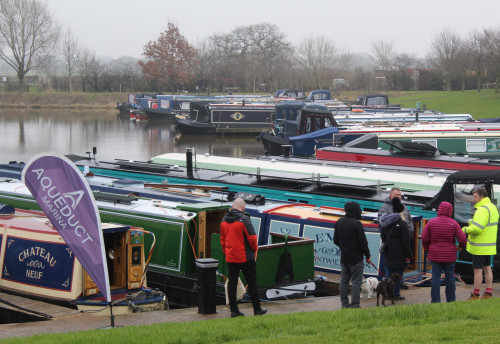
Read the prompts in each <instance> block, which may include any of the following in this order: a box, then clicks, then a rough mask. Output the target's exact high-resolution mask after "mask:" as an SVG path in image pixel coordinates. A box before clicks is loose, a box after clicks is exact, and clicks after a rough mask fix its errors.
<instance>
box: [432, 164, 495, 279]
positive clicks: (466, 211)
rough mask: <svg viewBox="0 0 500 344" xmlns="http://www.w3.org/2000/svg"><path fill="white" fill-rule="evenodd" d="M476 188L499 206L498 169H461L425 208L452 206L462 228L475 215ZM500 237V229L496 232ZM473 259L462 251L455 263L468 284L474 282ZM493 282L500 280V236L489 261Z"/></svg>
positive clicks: (433, 208) (450, 177) (450, 176)
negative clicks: (494, 252)
mask: <svg viewBox="0 0 500 344" xmlns="http://www.w3.org/2000/svg"><path fill="white" fill-rule="evenodd" d="M478 187H484V188H485V189H486V191H488V195H489V198H490V199H491V201H492V202H493V204H495V205H496V206H497V207H498V206H499V202H498V197H499V196H498V195H500V170H492V171H482V170H464V171H458V172H456V173H453V174H451V175H449V176H448V178H447V179H446V182H445V183H444V184H443V187H442V188H441V190H440V191H439V192H438V193H437V194H436V196H435V197H434V198H433V199H432V200H431V201H429V202H428V203H427V204H426V205H425V207H424V209H427V210H433V211H437V208H438V207H439V205H440V204H441V202H443V201H446V202H450V203H451V204H452V205H453V218H454V219H455V220H456V221H457V222H458V223H459V224H460V225H461V226H462V227H463V226H466V225H467V223H468V220H469V219H472V217H473V216H474V212H475V208H474V202H473V196H472V193H473V191H474V190H475V189H476V188H478ZM499 234H500V230H499ZM471 265H472V256H471V255H470V254H469V253H468V252H467V251H466V250H462V251H460V252H458V253H457V264H456V268H455V270H456V271H457V273H459V274H460V275H462V277H463V278H464V277H465V278H464V279H465V280H466V281H467V282H470V281H472V280H473V269H472V266H471ZM491 266H492V270H493V280H494V281H498V280H500V236H499V235H497V254H496V255H495V256H493V257H492V259H491Z"/></svg>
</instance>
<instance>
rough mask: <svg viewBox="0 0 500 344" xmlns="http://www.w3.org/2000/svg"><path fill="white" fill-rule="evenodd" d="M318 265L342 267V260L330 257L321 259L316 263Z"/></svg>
mask: <svg viewBox="0 0 500 344" xmlns="http://www.w3.org/2000/svg"><path fill="white" fill-rule="evenodd" d="M315 263H316V264H318V263H321V264H326V265H329V266H339V265H340V259H332V258H328V257H319V258H318V259H317V260H316V261H315Z"/></svg>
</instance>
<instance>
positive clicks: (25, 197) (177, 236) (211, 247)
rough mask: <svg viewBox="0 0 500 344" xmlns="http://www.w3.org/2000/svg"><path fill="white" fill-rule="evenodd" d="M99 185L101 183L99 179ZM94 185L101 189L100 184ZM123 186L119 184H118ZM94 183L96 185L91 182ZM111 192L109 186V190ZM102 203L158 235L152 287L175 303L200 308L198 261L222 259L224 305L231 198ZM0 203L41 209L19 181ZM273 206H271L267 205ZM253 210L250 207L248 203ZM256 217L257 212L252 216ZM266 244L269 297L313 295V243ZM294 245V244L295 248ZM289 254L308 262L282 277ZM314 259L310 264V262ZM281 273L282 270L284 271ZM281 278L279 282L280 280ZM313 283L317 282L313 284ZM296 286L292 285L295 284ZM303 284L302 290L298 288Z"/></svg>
mask: <svg viewBox="0 0 500 344" xmlns="http://www.w3.org/2000/svg"><path fill="white" fill-rule="evenodd" d="M96 184H98V183H97V182H96ZM96 184H94V186H92V188H93V189H98V187H95V185H96ZM117 184H118V182H117ZM90 185H92V184H90ZM108 191H109V188H108ZM94 197H95V199H96V203H97V207H98V210H99V213H100V217H101V220H102V221H106V222H116V223H127V224H128V225H130V226H139V224H140V227H142V228H144V229H145V230H147V231H148V232H151V233H153V234H154V236H155V238H156V239H155V242H156V246H155V247H156V250H154V251H153V253H152V255H151V260H150V263H149V269H148V271H147V281H148V285H149V286H150V287H153V288H156V289H159V290H160V291H161V292H164V293H165V294H166V295H167V297H168V302H169V304H170V305H172V306H174V307H186V306H196V305H197V304H198V294H199V289H198V288H197V285H198V276H197V267H196V260H197V259H202V258H214V257H216V258H220V260H219V268H218V270H219V271H221V276H220V277H218V279H219V283H218V293H217V300H218V303H219V304H223V303H225V296H224V284H223V282H224V281H223V280H224V276H225V275H226V274H224V272H225V271H227V267H226V263H225V262H224V260H223V259H222V257H221V254H222V251H221V249H220V241H219V240H218V239H217V238H216V236H217V235H219V231H220V222H221V219H222V218H223V217H224V215H225V214H226V212H227V211H228V210H229V207H230V203H228V202H220V201H219V202H215V201H212V202H209V201H206V202H204V203H202V202H199V201H198V202H189V201H188V200H187V199H186V198H184V200H183V201H180V200H179V199H175V198H174V197H172V196H171V197H170V199H174V201H168V200H161V199H158V198H157V199H154V200H153V199H151V198H141V197H137V196H133V195H130V191H128V195H124V194H123V192H122V194H111V193H109V192H108V193H106V192H95V193H94ZM0 202H3V203H5V204H9V205H10V206H14V207H17V208H21V209H38V205H37V204H36V202H35V200H34V199H33V197H32V196H31V194H30V193H29V191H28V190H27V188H26V187H25V186H24V184H22V183H20V182H19V181H16V180H4V181H2V182H1V183H0ZM267 207H269V205H268V206H267ZM249 208H251V207H249ZM251 213H253V214H256V215H258V214H262V210H257V209H254V210H251ZM251 215H252V214H251ZM252 222H253V223H254V226H255V228H256V230H257V231H259V232H258V233H259V237H261V235H260V233H261V232H262V229H261V228H263V227H261V223H264V221H262V216H260V217H259V216H255V218H254V217H253V216H252ZM273 236H274V237H276V239H274V240H269V241H268V242H266V244H265V245H264V246H265V247H263V248H262V249H261V248H260V247H259V250H260V251H261V253H260V254H259V257H258V259H262V260H263V261H264V262H265V263H260V262H259V261H257V264H258V266H260V268H259V270H258V276H259V278H258V285H259V292H260V293H261V294H262V297H265V295H266V291H267V290H268V289H274V290H276V289H280V288H284V287H288V288H291V289H292V291H296V293H293V294H300V295H304V294H311V293H313V292H314V289H315V287H314V286H313V285H314V261H313V258H314V251H313V241H312V240H308V239H304V238H298V237H297V238H295V237H292V236H291V237H289V238H287V240H286V242H283V239H282V238H280V237H279V235H273ZM144 245H145V247H146V249H151V247H153V246H154V242H153V240H152V239H151V238H149V237H146V238H145V240H144ZM292 246H293V248H291V247H292ZM285 252H289V253H290V254H291V256H290V259H291V260H292V261H303V262H304V263H303V264H299V263H297V264H296V266H294V270H293V277H288V278H287V279H285V278H284V277H283V278H281V279H277V277H276V276H277V271H278V268H279V267H280V264H283V263H280V257H281V256H282V255H283V253H285ZM307 262H309V263H307ZM280 271H281V270H280ZM278 280H279V281H280V283H277V282H275V281H278ZM311 283H312V284H313V285H311ZM290 286H291V287H290ZM300 288H304V289H303V290H302V291H301V292H299V291H298V290H299V289H300Z"/></svg>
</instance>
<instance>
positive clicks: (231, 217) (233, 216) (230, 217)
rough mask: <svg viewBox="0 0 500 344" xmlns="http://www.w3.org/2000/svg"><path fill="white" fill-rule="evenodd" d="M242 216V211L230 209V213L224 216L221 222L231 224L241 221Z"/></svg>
mask: <svg viewBox="0 0 500 344" xmlns="http://www.w3.org/2000/svg"><path fill="white" fill-rule="evenodd" d="M242 215H243V212H242V211H239V210H237V209H231V211H230V212H229V213H227V214H226V215H225V216H224V219H223V220H222V221H226V222H228V223H233V222H236V221H238V220H239V219H241V216H242Z"/></svg>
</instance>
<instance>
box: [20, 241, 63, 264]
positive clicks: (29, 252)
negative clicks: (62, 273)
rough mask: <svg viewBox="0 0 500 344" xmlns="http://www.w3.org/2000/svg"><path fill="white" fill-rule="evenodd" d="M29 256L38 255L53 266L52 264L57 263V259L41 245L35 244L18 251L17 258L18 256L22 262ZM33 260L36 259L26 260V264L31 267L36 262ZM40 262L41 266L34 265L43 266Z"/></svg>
mask: <svg viewBox="0 0 500 344" xmlns="http://www.w3.org/2000/svg"><path fill="white" fill-rule="evenodd" d="M30 257H40V258H42V259H43V260H44V261H46V262H47V263H48V264H49V265H50V266H51V267H54V265H56V263H57V260H56V259H55V258H54V256H53V255H52V254H50V252H48V251H47V250H46V249H44V248H43V247H38V246H36V247H31V248H27V249H25V250H23V251H21V252H20V253H19V257H18V258H19V261H20V262H24V261H25V260H26V259H27V258H30ZM34 262H38V260H35V261H30V262H27V266H32V267H33V265H34V264H36V263H34ZM40 263H41V262H40ZM41 264H42V266H36V267H41V268H45V266H44V265H43V263H41ZM37 265H38V264H37Z"/></svg>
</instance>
